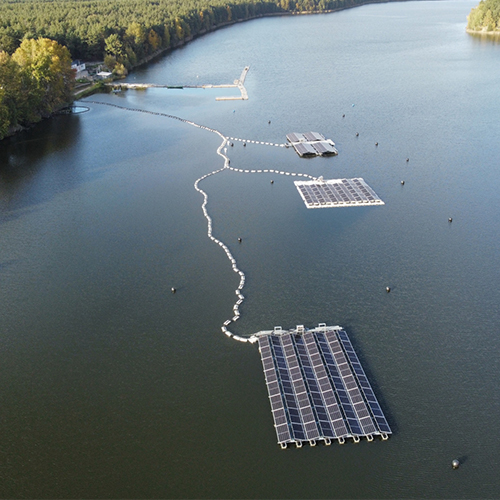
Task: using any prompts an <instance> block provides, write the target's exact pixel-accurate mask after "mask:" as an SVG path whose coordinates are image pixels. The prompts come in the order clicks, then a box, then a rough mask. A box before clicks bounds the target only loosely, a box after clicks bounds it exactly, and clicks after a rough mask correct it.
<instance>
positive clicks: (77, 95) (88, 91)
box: [0, 0, 411, 143]
mask: <svg viewBox="0 0 500 500" xmlns="http://www.w3.org/2000/svg"><path fill="white" fill-rule="evenodd" d="M406 1H411V0H366V1H363V2H360V3H358V4H356V5H346V6H343V7H338V8H336V9H328V10H317V11H300V12H286V11H284V12H270V13H267V14H259V15H256V16H253V17H249V18H247V19H237V20H234V21H226V22H224V23H220V24H217V25H214V26H212V27H211V28H210V29H208V30H207V29H204V30H200V31H199V32H198V33H196V34H194V35H190V36H189V37H186V38H184V39H183V40H180V41H179V42H177V43H176V44H175V45H171V46H170V47H166V48H164V49H159V50H157V51H156V52H154V53H153V54H149V55H148V56H146V57H145V58H144V59H142V60H141V61H139V62H138V63H137V64H135V65H134V66H132V67H131V68H130V72H129V74H130V73H132V72H133V70H134V69H135V68H139V67H141V66H144V65H146V64H148V63H149V62H150V61H152V60H154V59H156V58H158V59H159V58H160V57H163V56H164V55H165V54H166V53H168V52H170V51H173V50H175V49H178V48H180V47H183V46H184V45H187V44H188V43H189V42H191V41H193V40H195V39H197V38H200V37H202V36H204V35H206V34H208V33H212V32H214V31H217V30H219V29H222V28H225V27H226V26H232V25H234V24H237V23H243V22H247V21H252V20H254V19H262V18H265V17H280V16H305V15H318V14H332V13H334V12H341V11H343V10H348V9H354V8H356V7H363V6H365V5H371V4H378V3H394V2H406ZM124 78H126V77H123V76H121V77H118V76H113V77H112V80H111V82H114V81H117V80H123V79H124ZM102 88H103V85H102V84H101V82H96V83H93V84H91V85H90V86H88V87H86V88H85V89H84V90H81V91H79V92H74V93H73V99H72V101H71V102H70V103H68V104H66V106H71V105H72V104H73V103H74V102H75V101H78V100H79V99H82V98H85V97H90V96H91V95H93V94H95V93H96V92H97V91H99V90H101V89H102ZM66 106H63V107H66ZM61 109H62V108H61ZM59 111H60V110H56V111H55V112H54V113H52V114H51V115H49V116H44V117H42V118H41V120H40V121H43V120H46V119H49V118H52V117H53V116H56V115H57V114H58V112H59ZM40 121H38V122H34V123H30V124H26V125H20V124H17V125H15V126H14V127H12V128H11V130H9V132H8V133H7V134H6V135H5V137H4V138H3V139H2V141H3V140H4V139H8V138H12V137H13V136H15V135H17V134H18V133H19V132H24V131H26V130H28V129H30V128H31V127H33V126H34V125H36V124H37V123H40ZM2 141H0V143H1V142H2Z"/></svg>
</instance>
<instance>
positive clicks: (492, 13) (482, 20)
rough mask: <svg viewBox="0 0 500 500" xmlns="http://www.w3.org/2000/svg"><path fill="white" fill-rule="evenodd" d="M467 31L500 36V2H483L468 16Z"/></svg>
mask: <svg viewBox="0 0 500 500" xmlns="http://www.w3.org/2000/svg"><path fill="white" fill-rule="evenodd" d="M467 29H468V30H469V31H477V32H490V33H491V32H494V31H497V32H498V33H499V34H500V0H482V1H481V2H480V3H479V5H478V6H477V7H475V8H473V9H472V10H471V12H470V14H469V15H468V16H467Z"/></svg>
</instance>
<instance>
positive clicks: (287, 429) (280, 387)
mask: <svg viewBox="0 0 500 500" xmlns="http://www.w3.org/2000/svg"><path fill="white" fill-rule="evenodd" d="M256 337H257V338H258V342H259V351H260V355H261V359H262V366H263V368H264V376H265V379H266V385H267V390H268V393H269V400H270V403H271V411H272V414H273V419H274V427H275V429H276V435H277V437H278V444H279V445H280V446H281V447H282V448H286V447H287V446H288V444H290V443H295V445H296V446H297V447H298V448H300V447H302V444H303V443H309V444H310V445H311V446H315V445H316V443H317V442H318V441H324V443H325V444H326V445H329V444H331V442H332V441H334V440H337V441H338V442H339V443H340V444H343V443H344V442H345V440H346V439H348V438H352V439H353V440H354V442H359V441H360V438H361V437H366V438H367V440H368V441H373V438H374V436H380V437H381V438H382V439H383V440H386V439H387V438H388V437H389V434H392V431H391V428H390V427H389V424H388V423H387V420H386V418H385V416H384V414H383V412H382V409H381V408H380V405H379V403H378V401H377V398H376V397H375V394H374V392H373V390H372V388H371V386H370V383H369V382H368V379H367V377H366V375H365V372H364V370H363V368H362V366H361V363H360V362H359V359H358V356H357V355H356V353H355V351H354V348H353V346H352V344H351V341H350V340H349V337H348V336H347V333H346V332H345V331H344V330H343V329H342V328H341V327H340V326H326V324H324V323H320V324H319V326H318V327H317V328H314V329H312V330H307V329H305V328H304V326H302V325H299V326H297V328H296V329H295V330H290V331H284V330H282V329H281V327H275V329H274V330H273V331H271V332H259V333H258V334H256Z"/></svg>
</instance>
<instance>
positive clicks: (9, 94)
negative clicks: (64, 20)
mask: <svg viewBox="0 0 500 500" xmlns="http://www.w3.org/2000/svg"><path fill="white" fill-rule="evenodd" d="M74 79H75V75H74V71H73V70H72V69H71V55H70V53H69V50H68V49H67V48H66V47H63V46H62V45H60V44H58V43H57V42H55V41H53V40H49V39H47V38H39V39H37V40H24V41H23V42H22V43H21V45H20V46H19V47H18V48H17V50H16V51H15V52H14V54H12V56H10V55H9V54H8V53H7V52H5V51H3V52H0V139H3V137H5V135H6V134H7V132H8V131H9V129H10V128H11V127H13V126H16V125H18V124H23V125H24V124H29V123H33V122H36V121H38V120H40V118H42V117H44V116H49V115H50V114H51V113H53V112H54V111H55V110H57V109H59V108H61V107H62V106H64V105H65V104H66V103H69V102H71V99H72V92H73V86H74Z"/></svg>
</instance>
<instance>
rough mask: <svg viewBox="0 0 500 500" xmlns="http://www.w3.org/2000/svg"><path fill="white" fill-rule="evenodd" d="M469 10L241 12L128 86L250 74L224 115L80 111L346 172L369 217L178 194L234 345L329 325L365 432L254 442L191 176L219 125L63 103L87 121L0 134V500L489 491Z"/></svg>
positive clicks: (195, 222)
mask: <svg viewBox="0 0 500 500" xmlns="http://www.w3.org/2000/svg"><path fill="white" fill-rule="evenodd" d="M475 4H476V2H475V1H469V0H467V1H462V0H457V1H441V2H424V1H419V2H403V3H390V4H378V5H377V4H374V5H367V6H364V7H359V8H356V9H352V10H346V11H342V12H338V13H332V14H327V15H314V16H294V17H281V18H275V17H274V18H265V19H259V20H255V21H251V22H247V23H241V24H238V25H234V26H231V27H228V28H225V29H222V30H220V31H217V32H215V33H212V34H209V35H207V36H205V37H203V38H200V39H198V40H196V41H194V42H192V43H190V44H188V45H187V46H186V47H183V48H181V49H179V50H176V51H174V52H173V53H171V54H168V55H166V56H165V57H162V58H160V59H158V60H156V61H154V62H153V63H151V64H149V65H148V66H147V67H144V68H141V69H140V70H137V71H135V72H134V73H133V74H131V75H130V76H129V77H128V81H130V82H149V83H161V84H169V85H183V84H184V85H188V84H193V85H195V84H203V83H231V82H232V81H233V80H234V79H235V78H237V77H238V76H239V75H240V73H241V70H242V69H243V67H244V66H246V65H250V71H249V73H248V76H247V80H246V84H245V85H246V88H247V90H248V93H249V97H250V98H249V100H248V101H232V102H231V101H227V102H216V101H215V97H216V96H217V95H228V94H229V93H230V92H233V93H234V91H231V90H227V89H223V90H201V89H200V90H165V89H150V90H147V91H140V92H139V91H127V92H122V93H121V94H119V95H112V94H111V95H99V96H93V97H92V98H90V99H87V101H89V100H100V101H103V102H108V103H114V104H119V105H121V106H125V107H130V108H140V109H146V110H152V111H157V112H163V113H169V114H172V115H177V116H180V117H182V118H186V119H189V120H193V121H194V122H196V123H200V124H203V125H206V126H209V127H213V128H216V129H218V130H220V131H221V132H222V133H223V134H225V135H227V136H232V137H241V138H244V139H254V140H262V141H266V142H268V141H269V142H277V143H282V142H285V134H287V133H289V132H294V131H299V132H300V131H308V130H314V131H319V132H322V133H323V134H325V135H326V136H327V137H330V138H332V139H333V140H334V141H335V142H336V144H337V147H338V149H339V155H338V156H337V157H334V158H314V159H310V160H307V159H301V158H299V157H298V156H297V155H296V154H295V153H294V152H293V151H292V150H290V149H284V148H274V147H267V146H260V145H252V144H248V145H247V147H243V145H242V143H241V142H235V145H234V147H233V148H230V150H229V152H228V154H229V156H230V158H231V165H232V166H235V167H238V168H244V169H255V168H275V169H278V170H286V171H289V172H303V173H308V174H310V175H314V176H319V175H323V176H324V177H325V178H341V177H363V178H364V179H365V180H366V181H367V182H368V184H369V185H370V186H372V188H373V189H374V190H375V191H376V192H377V194H378V195H380V197H381V198H382V199H383V200H384V201H385V203H386V205H385V206H383V207H363V208H350V209H325V210H307V209H306V208H305V206H304V204H303V202H302V200H301V198H300V196H299V195H298V193H297V191H296V189H295V187H294V185H293V182H292V180H293V179H294V178H291V177H284V176H276V175H274V174H272V175H271V174H259V175H244V174H238V173H233V172H229V171H225V172H223V173H221V174H218V175H217V176H213V177H209V178H207V179H206V180H205V181H203V183H202V184H201V187H202V188H203V189H204V190H205V191H206V192H207V193H208V195H209V205H208V210H209V212H210V214H211V216H212V218H213V224H214V226H213V230H214V234H215V236H216V237H218V238H220V239H222V240H223V241H224V242H225V243H226V244H227V245H228V246H229V247H230V249H231V250H232V251H233V253H234V255H235V257H236V259H237V262H238V266H239V267H240V268H241V269H242V270H243V271H244V272H245V273H246V278H247V279H246V286H245V288H244V290H243V294H244V295H245V297H246V300H245V302H244V303H243V305H242V306H241V309H240V310H241V314H242V316H241V319H240V320H239V321H238V322H237V323H236V325H235V326H234V329H233V330H234V331H235V333H238V334H241V335H249V334H252V333H254V332H257V331H259V330H265V329H272V328H273V327H274V326H275V325H281V326H283V328H291V327H294V326H295V325H297V324H304V325H306V326H308V327H314V326H315V325H317V323H319V322H326V323H328V324H332V325H337V324H338V325H342V326H343V327H344V328H345V329H346V330H347V332H348V334H349V335H350V337H351V339H352V341H353V343H354V345H355V347H356V349H357V352H358V355H359V356H360V358H361V359H362V362H363V364H364V366H365V368H366V371H367V372H368V374H369V377H370V379H371V381H372V384H373V386H374V388H375V391H376V393H377V395H378V397H379V400H380V402H381V404H382V407H383V409H384V411H385V413H386V416H387V418H388V420H389V423H390V425H391V427H392V429H393V431H394V434H393V436H392V437H391V438H390V439H389V440H388V441H387V442H382V441H380V440H375V441H374V442H372V443H368V442H367V441H366V440H365V441H362V442H361V443H359V444H353V443H352V442H348V443H346V444H345V445H344V446H340V445H338V444H334V445H332V446H330V447H326V446H316V447H315V448H311V447H308V446H307V447H304V448H302V449H300V450H298V449H293V448H291V449H288V450H285V451H283V450H281V449H280V448H279V446H278V445H277V444H276V436H275V433H274V428H273V421H272V418H271V412H270V407H269V402H268V398H267V391H266V387H265V383H264V377H263V374H262V368H261V363H260V357H259V354H258V351H257V348H256V346H251V345H249V344H242V343H239V342H235V341H233V340H230V339H228V338H227V337H226V336H224V335H223V334H222V333H221V331H220V326H221V325H222V323H223V322H224V321H225V320H226V319H227V318H230V317H231V316H232V306H233V304H234V300H235V295H234V290H235V288H236V287H237V286H238V281H239V280H238V277H237V276H236V275H235V274H234V273H233V272H232V270H231V265H230V263H229V261H228V260H227V258H226V256H225V254H224V252H223V251H222V250H221V249H220V248H219V247H218V246H217V245H214V244H213V243H212V242H211V241H210V240H209V239H208V238H207V235H206V231H207V225H206V220H205V219H204V218H203V214H202V211H201V203H202V197H201V196H200V194H199V193H197V192H196V191H195V190H194V188H193V183H194V181H195V180H196V179H197V178H198V177H199V176H201V175H204V174H205V173H208V172H210V171H212V170H215V169H217V168H220V167H222V165H223V163H222V160H221V158H220V157H219V156H217V155H216V149H217V147H218V146H219V144H220V138H219V137H218V136H216V135H215V134H211V133H209V132H207V131H204V130H201V129H197V128H194V127H191V126H189V125H186V124H184V123H181V122H178V121H177V120H170V119H168V118H165V117H161V116H152V115H147V114H142V113H132V112H128V111H123V110H120V109H116V108H110V107H105V106H99V105H95V104H91V103H88V102H87V103H85V102H81V103H80V105H82V106H83V105H86V106H88V107H89V108H90V110H89V112H86V113H82V114H77V115H72V116H58V117H55V118H53V119H51V120H48V121H45V122H43V123H41V124H39V125H38V126H36V127H34V128H33V129H31V130H30V131H28V132H26V133H23V134H20V135H18V136H16V137H15V138H12V139H9V140H7V141H4V142H2V144H1V146H0V158H1V160H0V161H1V168H0V236H1V246H0V279H1V286H0V318H1V319H0V325H1V328H0V350H1V353H2V354H1V363H0V402H1V404H0V406H1V410H0V415H1V438H0V496H1V497H2V498H5V497H16V498H20V497H36V498H207V497H209V498H410V497H411V498H475V497H481V498H499V497H500V483H499V481H498V466H499V458H498V456H499V448H500V447H499V445H500V438H499V436H498V433H497V429H498V424H499V422H500V393H499V391H498V380H499V378H500V338H499V328H498V325H499V321H500V311H499V304H500V291H499V286H498V284H499V282H500V271H499V270H500V248H499V247H500V237H499V235H500V203H499V193H500V176H499V175H498V144H500V127H499V126H498V120H499V116H500V87H499V85H498V82H499V81H500V64H499V61H500V52H499V47H498V45H497V44H495V43H490V42H489V41H488V40H486V39H482V38H477V37H471V36H468V35H467V34H466V33H465V23H466V16H467V14H468V13H469V12H470V9H471V8H472V7H473V6H474V5H475ZM353 105H354V106H353ZM343 114H345V118H343V117H342V115H343ZM269 120H271V123H270V124H269V123H268V121H269ZM356 133H359V137H356ZM376 142H378V144H379V145H378V147H376V146H375V143H376ZM407 158H409V161H408V162H407V161H406V159H407ZM271 179H273V180H274V184H271V182H270V181H271ZM402 180H404V181H405V184H404V186H403V185H401V181H402ZM449 217H452V218H453V222H452V223H449V222H448V218H449ZM238 237H242V238H243V242H242V244H241V245H240V244H238V242H237V238H238ZM386 286H390V287H391V289H392V290H391V293H389V294H388V293H386V291H385V287H386ZM171 287H176V288H177V293H176V294H175V295H173V294H171V293H170V288H171ZM454 458H458V459H460V460H461V462H462V466H461V467H460V469H458V470H456V471H453V470H452V469H451V461H452V459H454Z"/></svg>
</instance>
